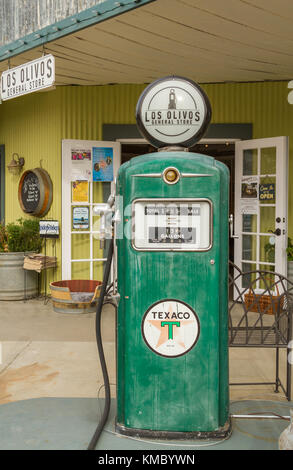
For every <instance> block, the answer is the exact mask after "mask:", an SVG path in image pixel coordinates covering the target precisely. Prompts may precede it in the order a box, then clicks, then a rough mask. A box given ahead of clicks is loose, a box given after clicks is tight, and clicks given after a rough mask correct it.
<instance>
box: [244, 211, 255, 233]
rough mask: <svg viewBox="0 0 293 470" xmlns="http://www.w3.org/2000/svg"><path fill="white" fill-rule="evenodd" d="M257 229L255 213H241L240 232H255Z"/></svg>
mask: <svg viewBox="0 0 293 470" xmlns="http://www.w3.org/2000/svg"><path fill="white" fill-rule="evenodd" d="M256 231H257V215H256V214H243V215H242V232H256Z"/></svg>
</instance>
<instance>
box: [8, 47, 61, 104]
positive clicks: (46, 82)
mask: <svg viewBox="0 0 293 470" xmlns="http://www.w3.org/2000/svg"><path fill="white" fill-rule="evenodd" d="M54 83H55V58H54V57H53V56H52V55H51V54H48V55H44V56H42V57H40V58H39V59H36V60H33V61H31V62H27V63H26V64H23V65H19V66H18V67H14V68H11V69H8V70H5V71H4V72H3V73H2V75H1V99H2V100H3V101H5V100H10V99H12V98H17V97H18V96H22V95H26V94H28V93H33V92H34V91H40V90H44V89H45V88H49V87H52V86H53V85H54Z"/></svg>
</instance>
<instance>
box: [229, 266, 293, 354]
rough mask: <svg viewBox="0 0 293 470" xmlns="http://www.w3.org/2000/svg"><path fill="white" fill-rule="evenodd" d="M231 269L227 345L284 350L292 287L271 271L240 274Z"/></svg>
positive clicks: (288, 332) (292, 306) (289, 329)
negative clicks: (279, 348) (231, 296)
mask: <svg viewBox="0 0 293 470" xmlns="http://www.w3.org/2000/svg"><path fill="white" fill-rule="evenodd" d="M230 265H231V267H232V268H233V275H231V274H230V276H229V278H230V291H231V292H233V295H234V299H233V300H231V301H230V304H229V343H230V345H231V346H251V347H254V346H256V347H259V346H263V347H274V346H278V347H286V346H287V344H288V343H289V342H290V341H291V338H292V312H293V283H292V282H291V281H289V280H288V279H287V278H285V277H284V276H283V275H281V274H279V273H276V272H273V271H261V270H258V271H249V272H242V271H241V270H240V269H239V267H238V266H236V265H234V264H233V263H230Z"/></svg>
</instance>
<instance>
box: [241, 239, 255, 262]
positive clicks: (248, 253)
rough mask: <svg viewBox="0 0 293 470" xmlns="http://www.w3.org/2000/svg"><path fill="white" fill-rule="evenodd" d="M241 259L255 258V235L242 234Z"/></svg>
mask: <svg viewBox="0 0 293 470" xmlns="http://www.w3.org/2000/svg"><path fill="white" fill-rule="evenodd" d="M242 259H243V260H249V261H255V260H256V235H243V236H242Z"/></svg>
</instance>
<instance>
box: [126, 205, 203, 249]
mask: <svg viewBox="0 0 293 470" xmlns="http://www.w3.org/2000/svg"><path fill="white" fill-rule="evenodd" d="M211 212H212V204H211V202H210V201H209V200H207V199H172V200H170V199H148V200H146V199H137V200H136V201H134V202H133V206H132V217H133V218H132V220H133V225H132V245H133V248H135V249H136V250H147V251H155V250H156V251H157V250H160V251H162V250H163V251H179V250H180V251H206V250H208V249H210V248H211V245H212V230H211V221H212V216H211Z"/></svg>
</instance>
